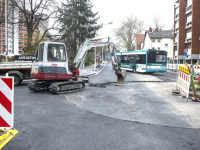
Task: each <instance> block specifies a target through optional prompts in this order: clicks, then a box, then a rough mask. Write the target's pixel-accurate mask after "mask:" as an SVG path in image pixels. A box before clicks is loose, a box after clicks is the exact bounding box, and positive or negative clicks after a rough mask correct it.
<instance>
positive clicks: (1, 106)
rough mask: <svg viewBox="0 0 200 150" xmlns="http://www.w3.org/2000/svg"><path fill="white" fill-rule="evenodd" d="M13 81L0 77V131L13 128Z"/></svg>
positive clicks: (11, 78)
mask: <svg viewBox="0 0 200 150" xmlns="http://www.w3.org/2000/svg"><path fill="white" fill-rule="evenodd" d="M13 106H14V79H13V77H0V129H2V130H8V129H10V128H13V115H14V111H13Z"/></svg>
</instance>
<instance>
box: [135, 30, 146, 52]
mask: <svg viewBox="0 0 200 150" xmlns="http://www.w3.org/2000/svg"><path fill="white" fill-rule="evenodd" d="M144 36H145V35H144V34H136V36H135V50H142V48H143V45H144Z"/></svg>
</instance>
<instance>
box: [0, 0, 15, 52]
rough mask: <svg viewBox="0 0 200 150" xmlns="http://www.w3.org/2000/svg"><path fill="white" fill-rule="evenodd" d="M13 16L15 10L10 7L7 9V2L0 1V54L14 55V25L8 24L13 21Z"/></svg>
mask: <svg viewBox="0 0 200 150" xmlns="http://www.w3.org/2000/svg"><path fill="white" fill-rule="evenodd" d="M7 10H9V11H7ZM13 15H14V10H13V9H12V8H11V7H10V6H8V7H7V8H6V7H5V0H0V54H6V53H7V54H13V53H14V47H13V42H14V30H13V29H14V25H13V24H7V23H6V22H7V20H9V21H12V19H13ZM5 16H7V18H5Z"/></svg>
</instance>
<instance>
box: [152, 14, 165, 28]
mask: <svg viewBox="0 0 200 150" xmlns="http://www.w3.org/2000/svg"><path fill="white" fill-rule="evenodd" d="M161 22H162V20H161V19H160V17H159V16H155V18H154V20H153V26H154V27H155V28H157V29H161V30H162V29H163V28H164V27H165V24H162V23H161Z"/></svg>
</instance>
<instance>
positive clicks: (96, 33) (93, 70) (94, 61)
mask: <svg viewBox="0 0 200 150" xmlns="http://www.w3.org/2000/svg"><path fill="white" fill-rule="evenodd" d="M108 24H113V22H109V23H106V24H104V25H103V26H102V28H103V27H104V26H105V25H108ZM98 31H99V30H97V32H98ZM97 32H96V35H98V34H97ZM93 71H96V47H94V69H93Z"/></svg>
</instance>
